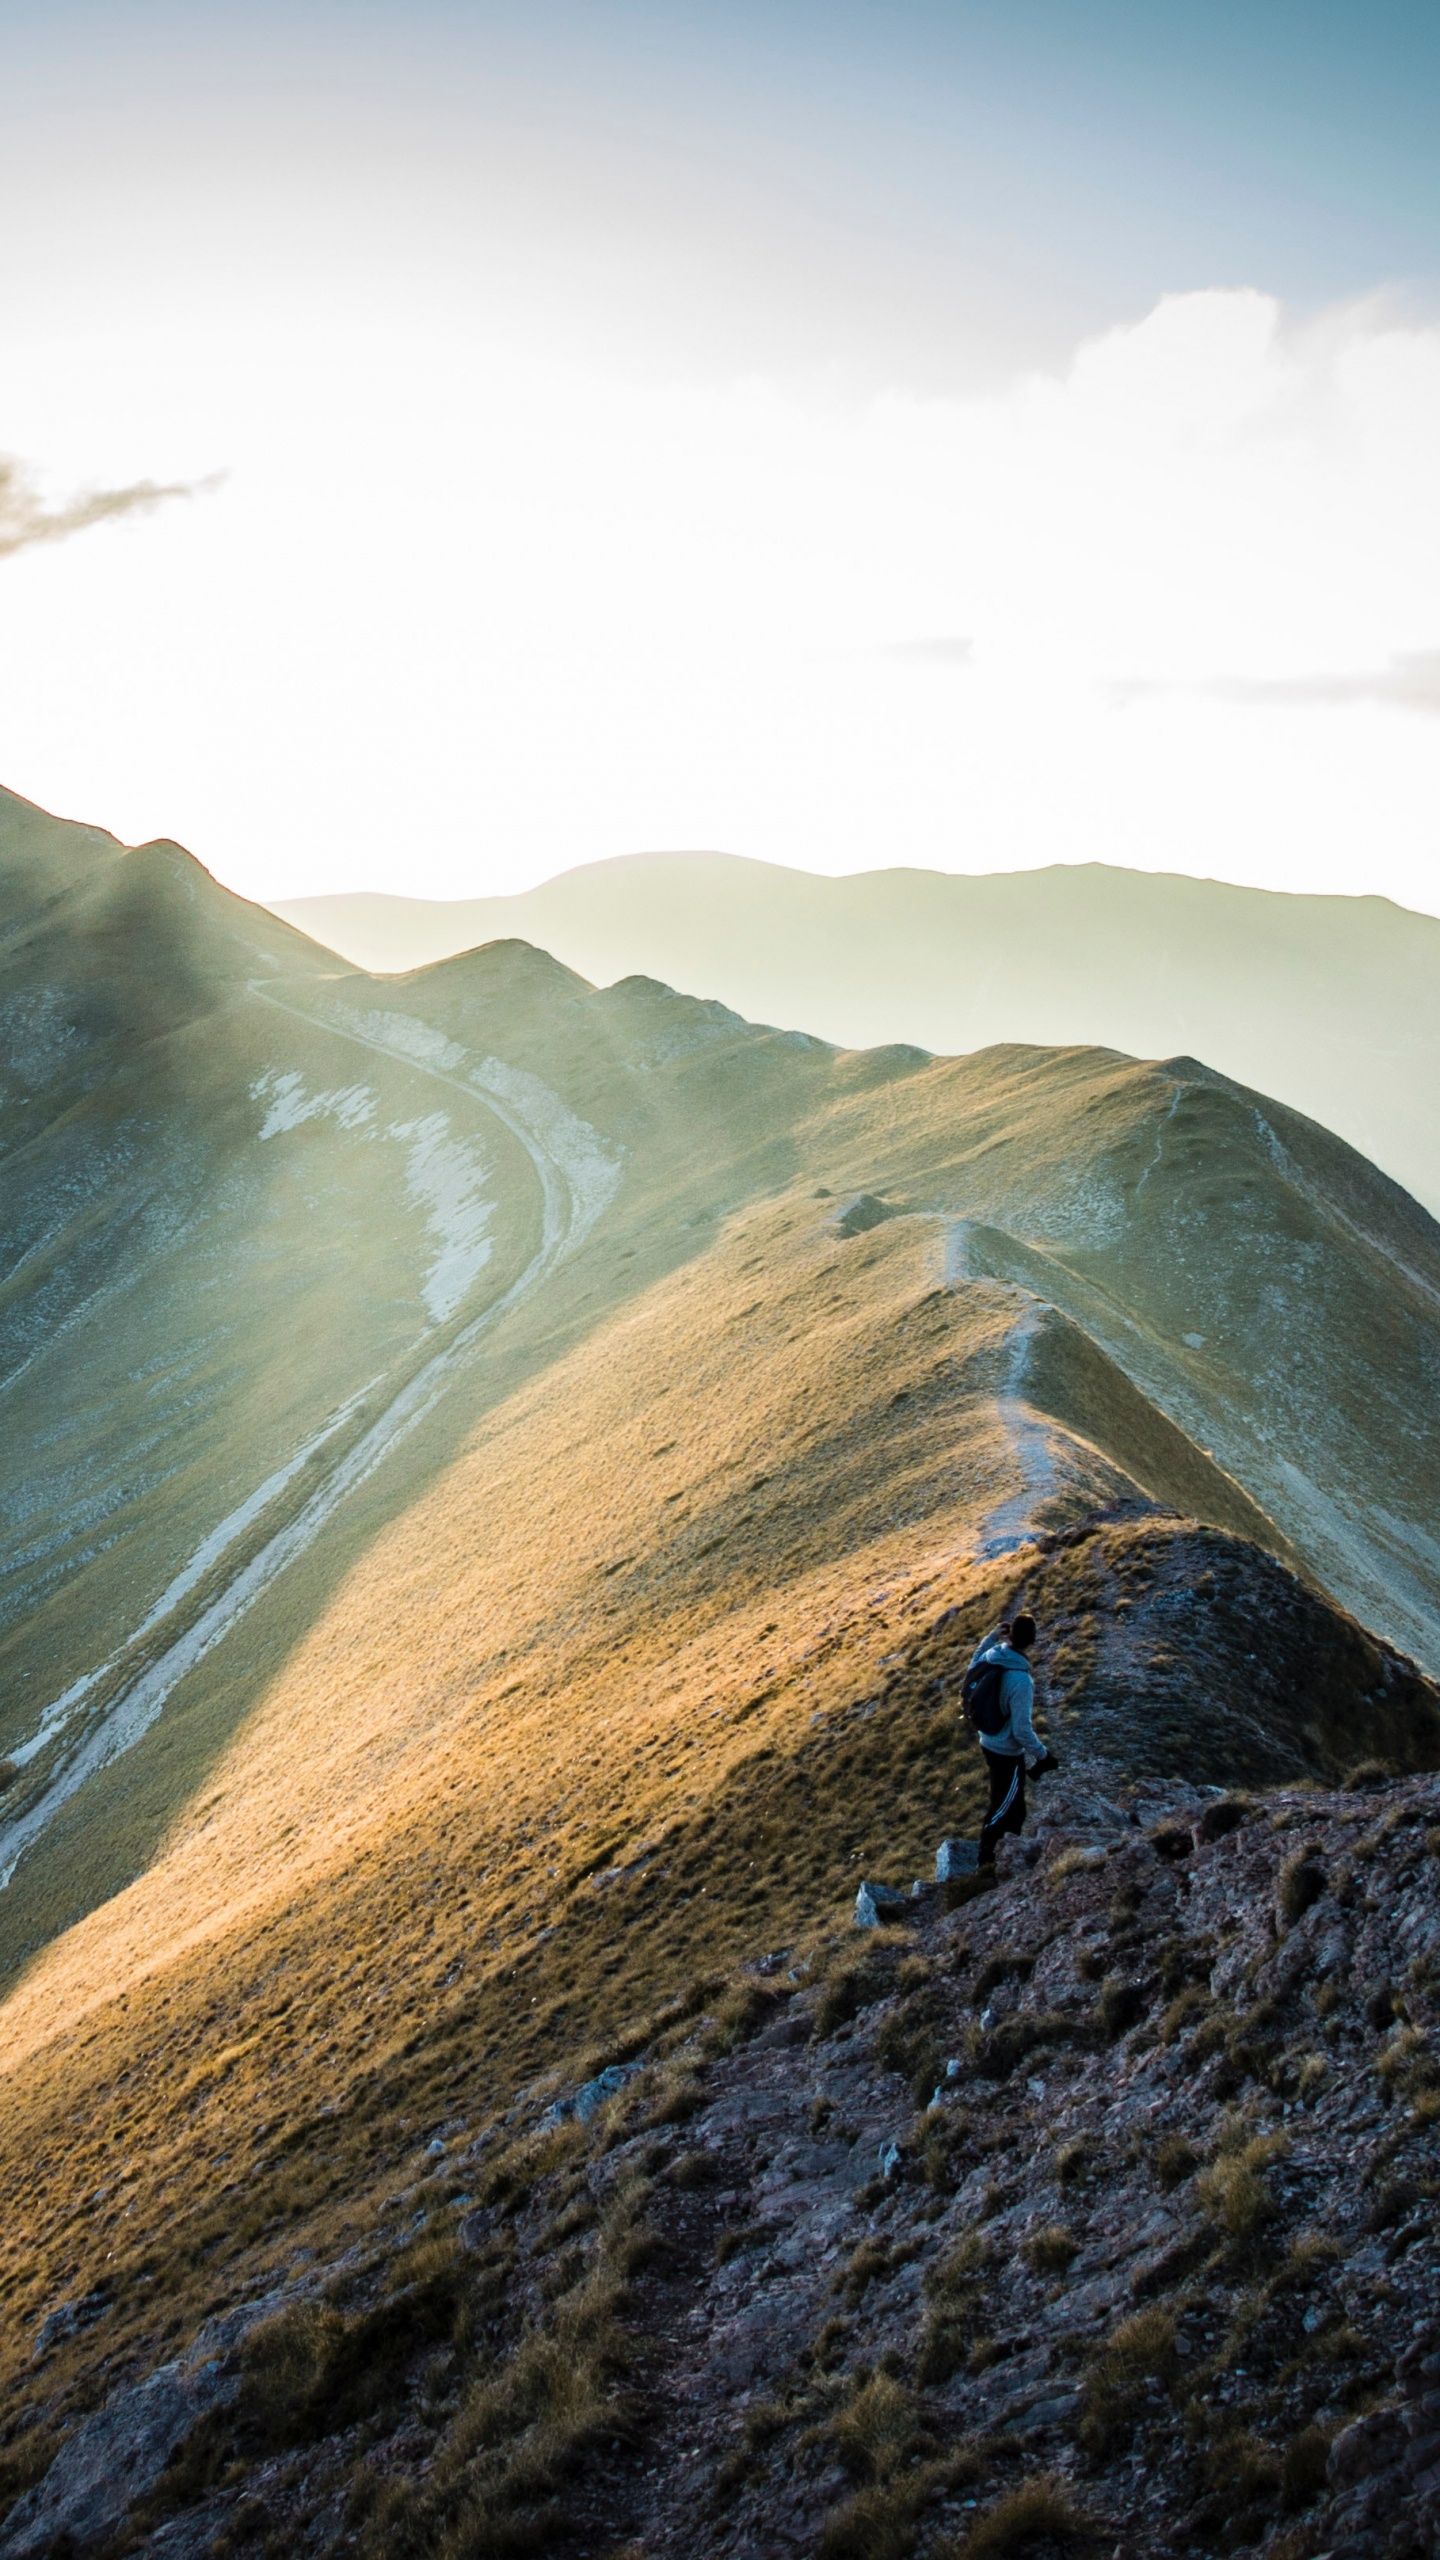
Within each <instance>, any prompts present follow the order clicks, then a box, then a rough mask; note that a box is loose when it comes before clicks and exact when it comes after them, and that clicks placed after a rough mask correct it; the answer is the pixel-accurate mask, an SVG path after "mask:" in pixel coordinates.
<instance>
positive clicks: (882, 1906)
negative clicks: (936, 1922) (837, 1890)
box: [855, 1883, 917, 1929]
mask: <svg viewBox="0 0 1440 2560" xmlns="http://www.w3.org/2000/svg"><path fill="white" fill-rule="evenodd" d="M916 1916H917V1915H916V1909H915V1902H914V1898H913V1896H912V1895H910V1894H908V1893H897V1892H896V1890H895V1888H894V1886H893V1885H890V1884H870V1883H865V1884H862V1885H861V1887H860V1890H859V1892H858V1893H857V1894H856V1896H855V1926H856V1928H857V1929H878V1928H880V1927H881V1925H882V1924H883V1923H884V1922H886V1921H895V1920H913V1919H915V1917H916Z"/></svg>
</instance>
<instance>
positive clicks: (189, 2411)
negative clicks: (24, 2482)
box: [0, 2363, 240, 2560]
mask: <svg viewBox="0 0 1440 2560" xmlns="http://www.w3.org/2000/svg"><path fill="white" fill-rule="evenodd" d="M239 2388H240V2384H239V2378H238V2376H236V2375H233V2374H232V2375H227V2374H225V2373H223V2372H222V2370H221V2368H220V2366H219V2365H218V2364H214V2363H211V2364H204V2365H201V2366H199V2367H198V2368H191V2367H187V2366H186V2365H184V2364H166V2365H162V2366H161V2367H160V2369H159V2371H158V2372H157V2373H152V2374H150V2375H148V2376H147V2378H146V2380H145V2381H144V2382H140V2383H137V2384H135V2386H134V2387H133V2389H131V2390H129V2391H119V2392H117V2393H116V2394H115V2397H114V2398H113V2399H112V2400H107V2402H106V2404H105V2406H104V2408H103V2409H99V2410H97V2411H96V2413H95V2415H94V2417H92V2418H87V2419H85V2421H84V2422H83V2424H82V2425H80V2426H79V2427H77V2428H76V2430H75V2433H74V2434H73V2436H71V2438H70V2440H69V2442H68V2444H65V2445H63V2446H62V2447H61V2449H60V2451H59V2453H57V2455H56V2456H55V2459H54V2461H53V2462H52V2463H51V2465H50V2468H49V2470H48V2471H47V2472H46V2474H45V2477H44V2479H43V2480H41V2481H40V2482H39V2483H38V2485H37V2486H36V2487H35V2488H33V2489H31V2490H29V2491H27V2493H26V2495H25V2496H24V2497H23V2498H22V2499H21V2500H20V2501H19V2503H18V2505H17V2506H15V2507H13V2508H12V2510H11V2512H10V2516H9V2519H8V2521H7V2524H6V2528H5V2533H4V2536H3V2538H0V2553H3V2555H4V2560H24V2555H25V2554H27V2553H32V2552H33V2553H39V2552H48V2551H49V2550H50V2549H51V2548H52V2546H53V2544H54V2543H55V2542H56V2541H57V2540H58V2539H59V2537H60V2536H61V2535H62V2534H65V2535H68V2536H69V2538H70V2540H71V2542H72V2543H73V2544H74V2545H75V2546H76V2547H77V2548H79V2549H81V2550H83V2549H84V2547H85V2545H86V2544H87V2543H89V2542H95V2541H98V2540H99V2539H100V2537H101V2536H102V2535H104V2534H108V2533H110V2532H112V2531H113V2529H114V2527H115V2526H116V2525H118V2524H119V2523H120V2522H121V2521H122V2519H123V2518H124V2516H125V2514H126V2512H127V2510H128V2509H129V2507H130V2506H131V2505H132V2504H133V2503H134V2501H135V2499H137V2498H140V2497H143V2496H144V2495H145V2492H146V2491H147V2490H148V2489H151V2488H153V2486H154V2484H155V2482H156V2481H157V2480H158V2479H159V2477H160V2474H161V2472H162V2471H163V2470H164V2468H165V2465H166V2463H167V2462H168V2461H169V2459H170V2456H171V2454H172V2453H173V2452H174V2451H175V2449H176V2447H177V2446H178V2445H180V2444H183V2442H184V2440H185V2438H186V2436H188V2434H189V2433H190V2430H191V2428H192V2427H193V2426H194V2425H195V2422H196V2420H197V2419H198V2418H201V2417H203V2416H204V2414H205V2412H206V2410H207V2409H213V2408H216V2407H218V2406H219V2405H220V2403H221V2402H223V2401H226V2400H233V2399H234V2397H235V2395H236V2393H237V2392H238V2390H239Z"/></svg>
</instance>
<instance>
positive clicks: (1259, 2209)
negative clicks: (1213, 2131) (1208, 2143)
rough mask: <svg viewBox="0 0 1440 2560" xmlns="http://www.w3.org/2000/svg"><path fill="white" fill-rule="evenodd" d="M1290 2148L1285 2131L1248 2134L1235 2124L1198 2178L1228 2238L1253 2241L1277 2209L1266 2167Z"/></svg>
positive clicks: (1202, 2193)
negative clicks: (1217, 2153) (1216, 2154)
mask: <svg viewBox="0 0 1440 2560" xmlns="http://www.w3.org/2000/svg"><path fill="white" fill-rule="evenodd" d="M1288 2149H1289V2140H1288V2137H1287V2136H1286V2135H1285V2134H1284V2133H1269V2134H1255V2135H1247V2134H1246V2133H1245V2130H1244V2128H1243V2127H1242V2126H1236V2127H1233V2128H1232V2129H1231V2131H1230V2133H1229V2134H1228V2135H1227V2136H1226V2137H1225V2138H1224V2139H1223V2140H1222V2146H1221V2150H1220V2153H1219V2156H1218V2157H1217V2158H1216V2159H1215V2160H1214V2161H1213V2162H1212V2163H1211V2165H1210V2167H1209V2168H1208V2169H1205V2170H1202V2172H1201V2174H1200V2177H1199V2179H1198V2180H1197V2182H1196V2183H1197V2191H1198V2193H1199V2197H1200V2201H1201V2203H1202V2204H1203V2205H1204V2206H1205V2208H1206V2211H1207V2212H1208V2213H1209V2214H1210V2215H1211V2216H1212V2218H1213V2219H1214V2220H1215V2221H1216V2222H1217V2223H1218V2224H1219V2226H1220V2228H1221V2230H1222V2231H1223V2232H1224V2233H1225V2234H1226V2236H1227V2238H1228V2239H1230V2240H1233V2241H1236V2242H1239V2243H1244V2242H1248V2241H1253V2240H1254V2239H1255V2238H1256V2237H1257V2236H1258V2234H1259V2232H1260V2231H1261V2230H1262V2229H1263V2227H1264V2225H1265V2224H1266V2223H1267V2222H1268V2221H1269V2220H1270V2218H1271V2216H1272V2215H1273V2213H1274V2211H1275V2201H1274V2198H1273V2196H1272V2195H1271V2193H1270V2189H1269V2187H1268V2185H1267V2184H1266V2181H1265V2175H1264V2173H1265V2171H1266V2169H1268V2168H1269V2167H1270V2166H1271V2165H1272V2163H1273V2162H1275V2161H1276V2160H1279V2159H1282V2158H1283V2157H1284V2154H1285V2152H1286V2151H1287V2150H1288Z"/></svg>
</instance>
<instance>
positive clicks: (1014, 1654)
mask: <svg viewBox="0 0 1440 2560" xmlns="http://www.w3.org/2000/svg"><path fill="white" fill-rule="evenodd" d="M1035 1635H1036V1628H1035V1621H1034V1619H1033V1618H1032V1617H1031V1616H1030V1615H1029V1613H1028V1611H1025V1610H1022V1611H1021V1612H1020V1613H1019V1615H1018V1616H1017V1617H1014V1618H1012V1619H1011V1620H1010V1622H1009V1624H1008V1625H1006V1626H999V1627H997V1628H996V1629H995V1632H994V1634H993V1635H988V1636H987V1637H986V1638H985V1640H984V1643H983V1644H980V1645H977V1647H976V1649H975V1652H974V1654H973V1655H972V1657H971V1661H970V1668H969V1670H968V1671H967V1672H966V1674H965V1705H966V1712H967V1714H968V1715H969V1716H970V1719H971V1722H972V1723H973V1724H974V1726H975V1729H976V1733H977V1735H978V1737H979V1741H980V1747H981V1749H982V1751H983V1752H984V1754H985V1759H986V1764H987V1766H988V1768H989V1771H990V1810H989V1812H988V1814H987V1815H986V1817H985V1822H984V1826H983V1828H982V1830H981V1833H980V1865H981V1867H982V1868H984V1867H993V1866H994V1864H995V1844H996V1842H997V1840H998V1839H999V1837H1000V1835H1001V1833H1002V1831H1019V1830H1021V1829H1022V1828H1023V1826H1024V1822H1025V1775H1026V1771H1027V1770H1028V1771H1029V1773H1030V1775H1031V1777H1032V1778H1033V1777H1038V1776H1039V1774H1040V1772H1041V1770H1042V1769H1053V1768H1054V1767H1055V1765H1056V1764H1055V1762H1054V1760H1053V1759H1052V1758H1051V1756H1050V1753H1049V1752H1048V1751H1047V1750H1046V1748H1045V1745H1044V1743H1043V1742H1042V1741H1041V1739H1040V1737H1039V1735H1038V1733H1037V1732H1036V1730H1035V1725H1034V1709H1035V1682H1034V1679H1033V1676H1032V1674H1031V1670H1030V1664H1029V1662H1028V1660H1027V1658H1026V1657H1027V1656H1028V1654H1029V1652H1030V1648H1031V1646H1032V1645H1033V1644H1034V1642H1035ZM976 1673H979V1674H980V1675H981V1676H980V1678H979V1679H978V1680H977V1679H976V1678H975V1677H974V1675H975V1674H976ZM986 1673H988V1674H989V1675H990V1676H989V1677H988V1678H986V1677H985V1674H986ZM997 1674H998V1677H997V1676H996V1675H997Z"/></svg>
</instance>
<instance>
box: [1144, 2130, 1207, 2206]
mask: <svg viewBox="0 0 1440 2560" xmlns="http://www.w3.org/2000/svg"><path fill="white" fill-rule="evenodd" d="M1199 2166H1200V2155H1199V2153H1198V2152H1197V2151H1196V2150H1195V2148H1194V2146H1193V2144H1191V2143H1189V2142H1187V2141H1186V2139H1185V2136H1184V2134H1183V2133H1167V2134H1165V2135H1163V2136H1162V2137H1161V2139H1160V2141H1159V2142H1157V2144H1156V2145H1155V2160H1154V2168H1155V2176H1156V2179H1157V2180H1158V2182H1159V2184H1160V2185H1161V2186H1162V2187H1163V2188H1164V2189H1165V2191H1166V2193H1167V2194H1168V2193H1169V2192H1170V2190H1171V2189H1172V2188H1173V2187H1183V2185H1184V2183H1185V2181H1186V2179H1187V2178H1190V2177H1193V2176H1194V2174H1195V2171H1196V2170H1197V2169H1198V2168H1199Z"/></svg>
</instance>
